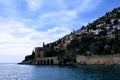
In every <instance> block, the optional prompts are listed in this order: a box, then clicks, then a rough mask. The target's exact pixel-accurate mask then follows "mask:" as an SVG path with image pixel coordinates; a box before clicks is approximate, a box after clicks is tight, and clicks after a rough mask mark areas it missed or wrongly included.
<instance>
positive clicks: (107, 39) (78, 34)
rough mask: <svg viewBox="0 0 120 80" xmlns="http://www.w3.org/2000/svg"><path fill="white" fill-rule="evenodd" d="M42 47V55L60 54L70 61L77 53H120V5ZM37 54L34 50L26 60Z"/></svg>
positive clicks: (87, 54) (88, 54)
mask: <svg viewBox="0 0 120 80" xmlns="http://www.w3.org/2000/svg"><path fill="white" fill-rule="evenodd" d="M42 48H43V49H41V50H42V51H43V53H42V57H52V56H58V57H59V58H60V59H61V60H62V58H67V60H68V61H71V60H72V61H74V60H75V57H76V55H77V54H79V55H85V56H90V55H106V54H107V55H109V54H117V53H120V7H119V8H115V9H114V10H113V11H111V12H107V13H106V14H105V15H104V16H103V17H100V18H99V19H97V20H95V21H94V22H93V23H89V24H88V25H87V26H82V28H81V29H79V30H77V31H73V32H71V33H70V34H68V35H65V36H64V37H63V38H61V39H59V40H58V41H55V42H53V43H48V44H44V43H43V47H42ZM35 54H36V53H35V51H33V52H32V55H28V56H26V57H25V60H24V61H27V60H31V59H34V58H35V57H36V55H35ZM40 56H41V53H40V54H39V57H40ZM37 57H38V55H37Z"/></svg>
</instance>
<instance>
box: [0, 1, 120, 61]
mask: <svg viewBox="0 0 120 80" xmlns="http://www.w3.org/2000/svg"><path fill="white" fill-rule="evenodd" d="M119 6H120V0H0V62H1V63H7V62H21V61H22V60H23V59H24V57H25V56H26V55H30V54H31V53H32V50H33V49H34V48H35V47H40V46H42V44H43V42H45V43H50V42H53V41H56V40H58V39H59V38H61V37H63V36H64V35H66V34H69V33H70V32H71V31H73V30H77V29H79V28H81V26H83V25H87V24H88V23H90V22H92V21H94V20H95V19H97V18H99V17H101V16H103V15H104V14H105V13H106V12H109V11H111V10H113V9H114V8H117V7H119Z"/></svg>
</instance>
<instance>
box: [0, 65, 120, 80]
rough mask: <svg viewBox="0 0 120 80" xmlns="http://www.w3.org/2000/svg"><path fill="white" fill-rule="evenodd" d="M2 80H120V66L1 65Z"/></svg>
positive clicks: (0, 76) (0, 77)
mask: <svg viewBox="0 0 120 80" xmlns="http://www.w3.org/2000/svg"><path fill="white" fill-rule="evenodd" d="M0 80H120V66H102V65H99V66H98V65H91V66H79V67H69V66H67V67H60V66H37V65H18V64H0Z"/></svg>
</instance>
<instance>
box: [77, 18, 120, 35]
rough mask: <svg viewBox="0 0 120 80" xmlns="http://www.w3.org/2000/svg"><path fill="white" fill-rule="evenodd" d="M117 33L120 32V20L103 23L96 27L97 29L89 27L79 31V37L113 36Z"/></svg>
mask: <svg viewBox="0 0 120 80" xmlns="http://www.w3.org/2000/svg"><path fill="white" fill-rule="evenodd" d="M115 31H120V19H111V20H110V23H106V22H104V23H101V24H98V25H96V26H95V29H89V27H84V28H82V29H80V30H79V31H77V33H76V34H77V35H83V34H87V35H94V36H100V35H103V34H104V35H111V34H114V32H115Z"/></svg>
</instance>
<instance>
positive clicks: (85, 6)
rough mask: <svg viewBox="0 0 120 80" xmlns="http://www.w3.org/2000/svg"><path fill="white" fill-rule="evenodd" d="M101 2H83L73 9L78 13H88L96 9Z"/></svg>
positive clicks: (96, 0) (85, 0)
mask: <svg viewBox="0 0 120 80" xmlns="http://www.w3.org/2000/svg"><path fill="white" fill-rule="evenodd" d="M101 1H102V0H84V1H82V3H81V4H79V5H77V7H76V8H75V9H74V10H75V11H78V12H88V11H91V10H93V9H95V8H96V6H98V4H99V3H100V2H101Z"/></svg>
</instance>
